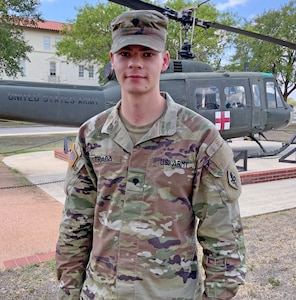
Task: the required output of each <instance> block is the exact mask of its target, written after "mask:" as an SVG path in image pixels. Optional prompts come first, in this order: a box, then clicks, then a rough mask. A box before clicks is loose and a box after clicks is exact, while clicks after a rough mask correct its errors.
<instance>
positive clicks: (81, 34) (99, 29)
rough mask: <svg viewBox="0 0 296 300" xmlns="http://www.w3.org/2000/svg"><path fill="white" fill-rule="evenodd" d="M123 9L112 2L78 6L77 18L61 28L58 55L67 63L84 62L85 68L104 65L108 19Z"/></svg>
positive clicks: (108, 38) (107, 51) (109, 44)
mask: <svg viewBox="0 0 296 300" xmlns="http://www.w3.org/2000/svg"><path fill="white" fill-rule="evenodd" d="M126 9H127V8H125V7H123V6H121V5H118V4H114V3H112V2H108V3H107V4H98V5H97V6H96V7H94V6H92V5H90V4H86V5H85V6H84V7H82V8H80V9H78V14H77V17H76V19H74V20H72V21H70V26H67V27H66V26H65V27H64V29H63V31H62V34H64V35H65V38H63V39H62V40H61V41H60V42H59V43H58V44H57V55H59V56H64V57H65V58H66V62H68V63H69V62H72V63H75V64H84V65H85V68H86V69H87V66H88V65H93V64H97V65H99V66H104V65H105V64H106V63H107V62H109V51H110V48H111V27H110V22H111V21H112V20H113V19H114V18H115V17H116V16H117V15H119V14H121V13H122V12H123V11H125V10H126ZM100 78H101V79H102V78H103V72H102V71H101V76H100Z"/></svg>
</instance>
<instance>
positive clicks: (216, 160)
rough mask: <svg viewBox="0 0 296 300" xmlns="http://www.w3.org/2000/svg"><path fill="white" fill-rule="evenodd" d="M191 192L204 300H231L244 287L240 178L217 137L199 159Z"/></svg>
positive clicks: (223, 143) (223, 144) (231, 159)
mask: <svg viewBox="0 0 296 300" xmlns="http://www.w3.org/2000/svg"><path fill="white" fill-rule="evenodd" d="M201 161H202V163H201V165H200V168H199V175H198V176H197V182H196V189H195V192H194V199H193V204H194V211H195V213H196V216H197V217H198V218H199V224H198V231H197V237H198V240H199V243H200V244H201V246H202V248H203V267H204V270H205V276H206V278H205V282H204V288H205V292H204V296H203V297H204V298H203V299H223V300H226V299H232V298H233V297H234V296H235V295H236V293H237V290H238V288H239V286H240V285H241V284H243V283H244V278H245V273H246V265H245V246H244V236H243V230H242V224H241V219H240V210H239V205H238V198H239V195H240V193H241V183H240V178H239V174H238V172H237V169H236V166H235V164H234V161H233V154H232V151H231V149H230V147H229V146H228V145H227V144H226V143H225V142H224V141H223V140H222V139H221V138H220V137H217V138H216V139H215V141H214V142H213V143H211V145H209V147H208V148H207V149H206V150H205V152H204V154H203V157H202V158H201Z"/></svg>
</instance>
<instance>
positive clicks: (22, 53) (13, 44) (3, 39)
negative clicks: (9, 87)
mask: <svg viewBox="0 0 296 300" xmlns="http://www.w3.org/2000/svg"><path fill="white" fill-rule="evenodd" d="M39 4H40V3H39V1H35V0H11V1H2V0H1V2H0V72H3V73H5V74H6V75H7V76H17V74H18V73H20V74H21V75H23V74H22V70H21V67H20V64H19V62H20V61H21V60H29V58H28V56H27V54H28V53H29V52H31V51H33V48H32V47H31V46H30V45H28V42H27V41H25V40H24V36H23V26H26V25H30V26H35V25H36V21H37V20H41V19H40V14H39V13H38V12H37V11H36V9H37V7H38V6H39Z"/></svg>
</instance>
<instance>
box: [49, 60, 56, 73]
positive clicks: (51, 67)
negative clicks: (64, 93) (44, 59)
mask: <svg viewBox="0 0 296 300" xmlns="http://www.w3.org/2000/svg"><path fill="white" fill-rule="evenodd" d="M49 75H50V76H56V75H57V64H56V63H55V62H54V61H51V62H50V63H49Z"/></svg>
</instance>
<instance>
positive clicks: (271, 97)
mask: <svg viewBox="0 0 296 300" xmlns="http://www.w3.org/2000/svg"><path fill="white" fill-rule="evenodd" d="M266 95H267V102H268V108H277V107H284V103H283V99H282V97H281V94H280V92H279V90H278V87H277V86H276V84H275V82H273V81H267V82H266Z"/></svg>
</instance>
